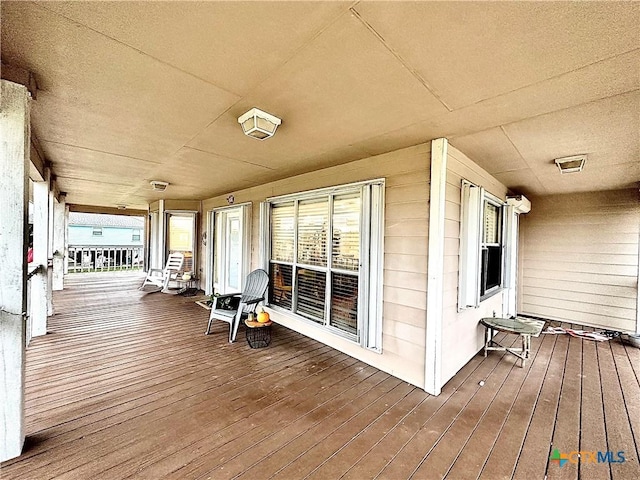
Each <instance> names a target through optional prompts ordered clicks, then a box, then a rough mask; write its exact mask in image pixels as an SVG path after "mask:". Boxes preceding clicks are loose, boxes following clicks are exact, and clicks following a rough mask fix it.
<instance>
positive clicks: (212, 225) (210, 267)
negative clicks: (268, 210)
mask: <svg viewBox="0 0 640 480" xmlns="http://www.w3.org/2000/svg"><path fill="white" fill-rule="evenodd" d="M237 209H239V210H240V219H241V222H242V269H241V278H242V283H241V289H242V288H244V282H245V280H246V278H247V275H248V274H249V272H250V271H251V231H252V229H251V202H245V203H238V204H235V205H229V206H225V207H219V208H214V209H212V210H210V211H209V212H207V236H206V238H207V239H208V241H207V245H206V262H207V263H206V265H205V274H206V276H207V281H206V284H205V294H207V295H211V294H213V292H214V277H215V265H214V263H215V248H216V233H217V232H216V217H217V215H219V214H220V213H224V212H228V211H230V210H237Z"/></svg>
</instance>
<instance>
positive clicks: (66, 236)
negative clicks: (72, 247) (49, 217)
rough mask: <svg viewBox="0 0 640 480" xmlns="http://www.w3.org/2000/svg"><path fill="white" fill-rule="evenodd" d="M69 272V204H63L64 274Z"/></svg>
mask: <svg viewBox="0 0 640 480" xmlns="http://www.w3.org/2000/svg"><path fill="white" fill-rule="evenodd" d="M67 273H69V205H67V200H66V196H65V206H64V274H65V275H66V274H67Z"/></svg>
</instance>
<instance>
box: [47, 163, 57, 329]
mask: <svg viewBox="0 0 640 480" xmlns="http://www.w3.org/2000/svg"><path fill="white" fill-rule="evenodd" d="M47 178H48V179H49V182H48V186H49V202H48V208H47V217H48V219H47V263H46V265H47V316H48V317H50V316H51V315H53V217H54V212H53V207H54V204H55V202H56V199H55V196H54V193H53V187H54V178H53V175H52V174H51V169H50V168H47Z"/></svg>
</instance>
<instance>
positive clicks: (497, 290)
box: [480, 287, 504, 303]
mask: <svg viewBox="0 0 640 480" xmlns="http://www.w3.org/2000/svg"><path fill="white" fill-rule="evenodd" d="M503 290H504V288H503V287H495V289H494V290H491V291H489V292H487V293H485V294H484V295H483V296H482V297H480V303H482V302H484V301H485V300H489V299H490V298H491V297H494V296H495V295H497V294H498V293H502V291H503Z"/></svg>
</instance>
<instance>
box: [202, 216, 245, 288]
mask: <svg viewBox="0 0 640 480" xmlns="http://www.w3.org/2000/svg"><path fill="white" fill-rule="evenodd" d="M209 222H210V225H212V226H213V232H212V234H213V235H212V237H213V251H212V254H213V255H212V264H211V271H212V285H211V288H212V292H215V293H219V294H222V295H224V294H227V293H234V292H240V291H242V287H243V282H244V279H245V278H246V276H247V274H248V273H249V256H250V248H249V245H250V244H249V241H250V239H249V235H250V232H251V228H250V204H246V205H239V206H237V207H227V208H223V209H219V210H214V211H212V212H211V218H210V220H209Z"/></svg>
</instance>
